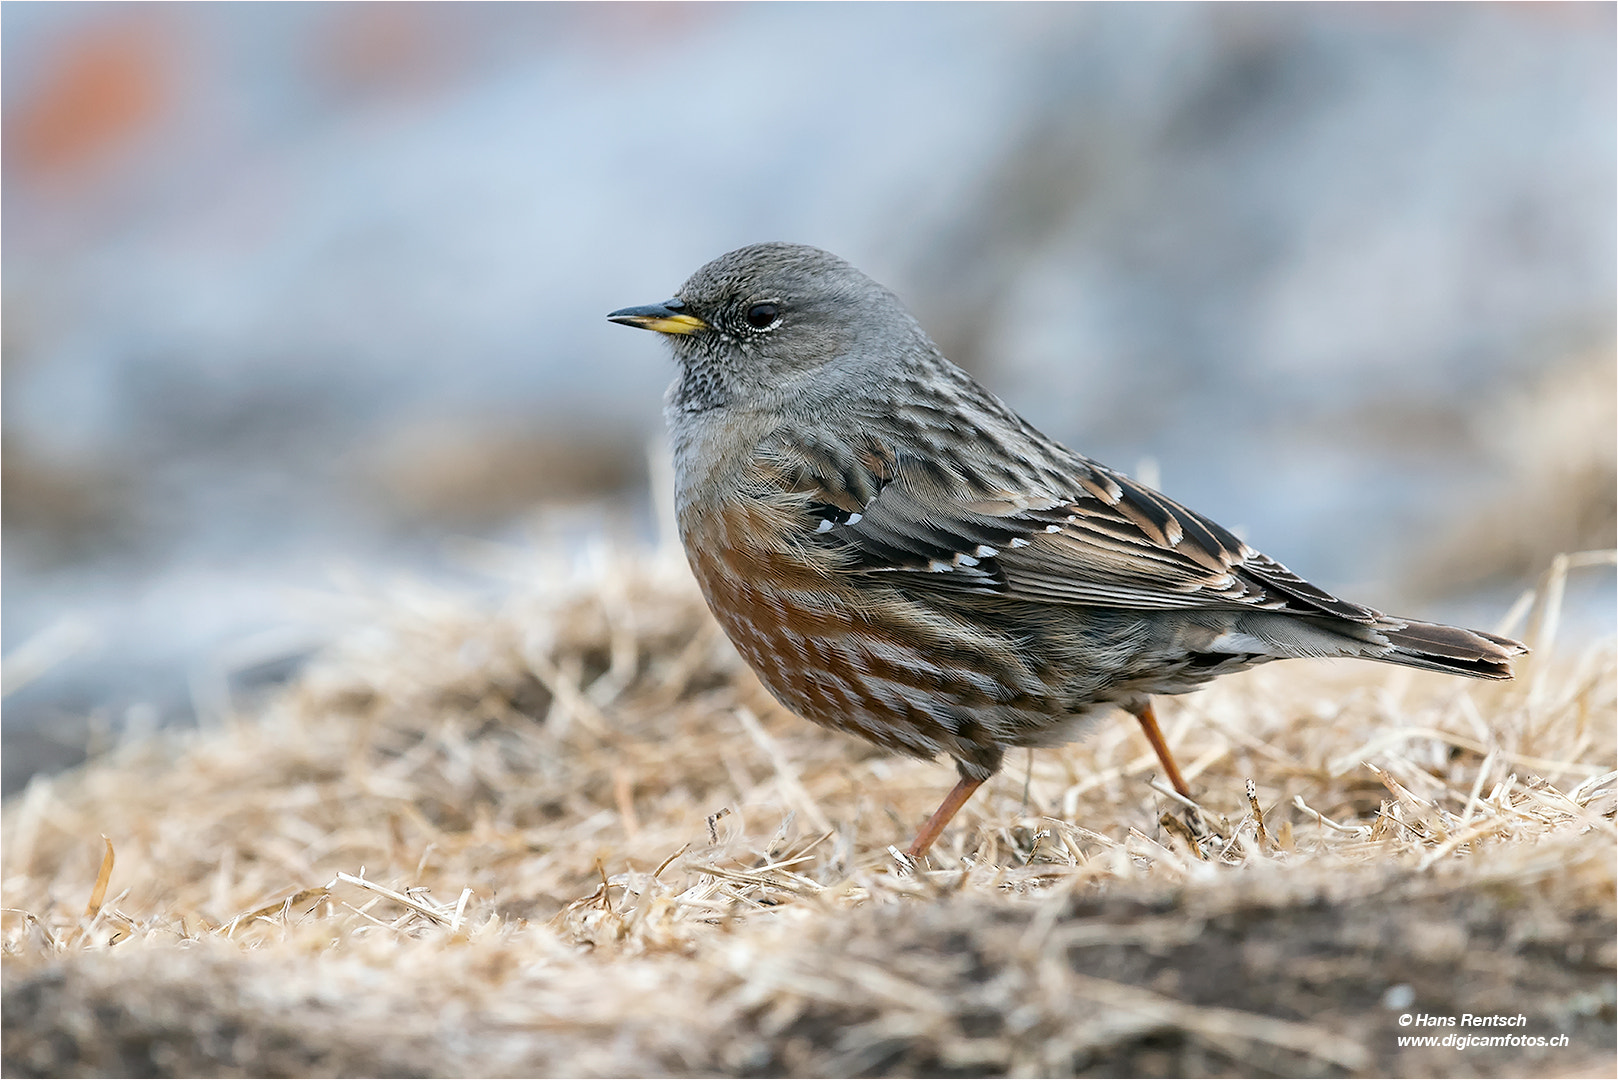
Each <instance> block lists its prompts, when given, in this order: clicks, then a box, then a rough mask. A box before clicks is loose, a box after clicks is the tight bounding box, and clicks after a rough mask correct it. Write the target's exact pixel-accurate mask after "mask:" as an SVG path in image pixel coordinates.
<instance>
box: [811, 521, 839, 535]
mask: <svg viewBox="0 0 1618 1080" xmlns="http://www.w3.org/2000/svg"><path fill="white" fill-rule="evenodd" d="M834 528H836V523H835V522H833V521H832V520H831V519H829V518H821V519H820V524H819V525H816V526H815V532H817V533H823V532H831V531H832V529H834Z"/></svg>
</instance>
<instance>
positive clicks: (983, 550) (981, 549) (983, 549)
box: [972, 544, 1000, 559]
mask: <svg viewBox="0 0 1618 1080" xmlns="http://www.w3.org/2000/svg"><path fill="white" fill-rule="evenodd" d="M972 554H974V555H976V556H977V557H978V558H980V559H992V558H994V557H995V556H996V555H998V554H1000V549H999V548H992V547H990V546H989V545H988V544H979V545H978V546H977V550H976V551H974V552H972Z"/></svg>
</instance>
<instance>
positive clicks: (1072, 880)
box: [3, 551, 1615, 1076]
mask: <svg viewBox="0 0 1618 1080" xmlns="http://www.w3.org/2000/svg"><path fill="white" fill-rule="evenodd" d="M587 561H588V565H585V566H574V565H566V564H563V563H561V562H554V561H552V562H546V561H543V560H541V561H539V562H533V561H529V562H525V563H523V564H522V565H521V566H515V567H513V566H507V570H509V571H511V572H512V573H514V574H515V575H516V576H517V577H518V578H519V579H520V580H521V581H522V582H524V583H525V584H523V585H522V586H520V587H515V588H513V590H512V591H511V592H510V593H509V594H508V596H509V598H508V599H507V600H506V601H505V602H504V604H503V606H500V607H499V608H498V609H495V610H491V609H489V608H488V607H487V606H480V605H478V604H476V603H474V602H472V601H471V600H469V599H468V598H466V597H461V596H456V595H447V594H442V593H434V592H430V591H427V590H424V589H400V590H394V591H392V592H389V593H388V594H386V595H382V596H375V597H370V598H365V597H361V596H358V595H356V596H351V597H349V598H347V602H349V603H353V604H359V605H365V606H368V611H367V612H366V613H365V617H364V618H363V619H362V620H361V621H362V622H363V623H364V624H365V625H367V626H368V627H369V628H368V629H367V630H366V631H365V632H363V633H357V634H355V635H353V636H351V637H350V638H349V639H348V640H346V641H345V642H343V643H342V644H341V645H340V646H339V647H337V648H335V649H333V650H332V651H331V652H330V653H329V654H328V655H326V656H325V657H324V659H322V660H321V661H320V662H319V664H318V665H317V666H316V667H315V668H314V669H313V670H311V671H310V672H309V673H308V674H307V675H306V676H305V677H304V678H303V679H301V681H300V682H299V683H298V684H297V686H296V687H295V688H294V689H293V690H292V691H291V692H289V693H287V694H285V695H284V696H283V697H281V698H280V699H278V700H276V701H275V702H273V703H272V704H270V705H269V706H267V707H265V708H263V709H262V710H257V711H255V713H254V714H253V715H250V716H241V715H237V716H232V717H230V718H228V719H226V720H224V721H223V722H222V723H220V724H219V725H218V726H215V727H212V728H210V729H207V730H204V731H201V732H194V733H189V734H183V735H182V734H171V735H167V736H164V737H162V738H161V739H160V740H157V741H148V742H144V743H141V744H138V745H127V746H123V747H120V748H118V749H117V750H116V751H115V752H113V753H111V754H109V755H108V756H106V757H104V758H102V759H100V760H98V761H95V762H92V763H91V764H90V765H89V766H87V767H85V768H84V769H82V770H80V771H78V772H77V773H74V774H71V775H69V776H66V777H63V778H59V779H57V780H55V781H45V780H39V781H36V782H35V783H34V784H33V785H32V786H31V787H30V788H29V789H28V791H27V792H26V793H25V794H24V795H23V796H22V797H21V798H20V799H18V800H16V801H15V802H13V803H11V804H9V805H8V806H7V807H6V808H5V814H4V848H3V871H4V879H3V888H4V896H5V899H4V904H5V907H6V911H5V921H4V947H5V952H4V1011H3V1018H4V1056H5V1069H6V1072H7V1073H8V1075H18V1076H20V1075H36V1074H51V1075H89V1074H95V1075H117V1074H154V1073H155V1074H170V1075H184V1074H215V1075H266V1074H278V1075H322V1074H345V1075H365V1074H398V1075H478V1074H491V1075H499V1074H553V1075H586V1076H594V1075H600V1076H617V1075H657V1074H698V1075H700V1074H749V1075H759V1074H765V1075H859V1074H874V1073H884V1074H903V1075H917V1074H934V1075H938V1074H945V1075H977V1074H1003V1073H1015V1074H1025V1075H1033V1074H1063V1073H1073V1072H1092V1073H1098V1074H1108V1075H1112V1074H1127V1073H1137V1074H1157V1075H1174V1074H1179V1073H1188V1072H1191V1073H1194V1072H1206V1073H1219V1074H1231V1075H1242V1074H1252V1073H1256V1072H1268V1073H1280V1074H1288V1073H1299V1072H1303V1073H1323V1074H1378V1073H1405V1074H1423V1075H1465V1074H1473V1075H1476V1074H1499V1075H1507V1074H1517V1073H1525V1072H1528V1073H1551V1072H1555V1073H1557V1074H1562V1075H1566V1074H1571V1073H1597V1074H1602V1073H1604V1074H1606V1075H1611V1074H1612V1073H1611V1070H1612V1069H1613V1067H1614V1059H1613V1039H1614V1014H1613V1008H1614V1006H1613V970H1614V963H1615V960H1614V933H1615V930H1614V920H1613V910H1614V878H1615V870H1614V785H1615V773H1614V771H1613V770H1614V756H1615V745H1614V743H1615V725H1614V668H1615V662H1614V654H1613V649H1612V645H1611V643H1605V644H1603V645H1601V646H1599V647H1595V648H1590V649H1588V650H1585V651H1582V652H1575V651H1571V650H1568V649H1565V648H1563V649H1558V648H1556V646H1555V643H1554V637H1555V623H1556V613H1557V606H1556V605H1557V597H1558V595H1559V590H1560V587H1561V581H1562V578H1563V577H1564V576H1565V574H1566V573H1567V572H1568V570H1569V568H1570V564H1569V563H1567V562H1566V561H1564V562H1563V563H1561V564H1559V565H1558V567H1556V568H1554V569H1553V573H1552V574H1551V575H1548V577H1547V579H1546V581H1545V582H1543V583H1542V588H1541V589H1540V590H1539V591H1538V593H1537V596H1536V598H1535V599H1534V600H1533V601H1532V604H1531V606H1529V605H1528V604H1525V605H1524V606H1523V607H1522V608H1521V610H1520V611H1519V613H1518V617H1519V618H1520V619H1521V618H1525V619H1526V620H1527V624H1528V625H1527V628H1526V631H1525V632H1526V633H1528V634H1529V635H1530V636H1531V638H1532V639H1533V643H1534V644H1535V645H1536V652H1535V655H1534V656H1533V657H1532V658H1531V659H1530V660H1529V661H1528V662H1527V663H1525V665H1524V666H1523V669H1522V676H1523V677H1521V678H1520V679H1518V680H1517V681H1515V682H1513V683H1509V684H1480V683H1476V682H1470V681H1463V680H1456V679H1447V678H1443V677H1439V676H1428V675H1422V674H1417V673H1411V672H1408V671H1404V670H1400V669H1392V668H1384V667H1380V666H1377V665H1368V664H1349V663H1343V664H1337V665H1333V664H1325V663H1313V664H1310V663H1292V664H1286V665H1274V666H1272V667H1270V668H1267V669H1260V670H1257V671H1254V672H1251V673H1249V674H1247V675H1244V676H1239V677H1234V678H1230V679H1226V680H1224V681H1222V682H1220V683H1217V684H1215V685H1214V686H1213V687H1211V688H1210V689H1208V690H1206V691H1203V692H1202V693H1199V694H1196V695H1192V696H1189V697H1184V698H1180V699H1175V700H1170V701H1165V702H1163V703H1162V705H1161V706H1160V712H1161V715H1162V717H1163V720H1164V726H1165V730H1166V733H1167V734H1168V736H1169V739H1170V741H1171V743H1172V744H1173V745H1174V746H1175V747H1176V748H1177V754H1178V756H1179V758H1180V760H1181V762H1182V764H1183V765H1185V766H1186V770H1185V771H1186V774H1187V777H1188V779H1189V780H1190V781H1191V783H1192V786H1193V787H1194V788H1195V789H1196V790H1197V791H1199V792H1200V793H1202V804H1201V813H1202V818H1203V820H1204V821H1205V822H1206V824H1207V830H1206V831H1205V832H1204V833H1203V834H1202V835H1200V836H1198V835H1195V834H1194V833H1193V831H1192V830H1191V829H1190V828H1188V827H1187V826H1186V825H1185V824H1184V820H1183V809H1184V808H1182V807H1178V806H1177V805H1176V804H1175V802H1174V800H1173V799H1171V798H1169V797H1167V796H1166V794H1165V793H1164V789H1163V787H1162V786H1161V784H1156V783H1154V778H1153V773H1154V769H1155V761H1154V759H1153V757H1152V755H1151V752H1150V750H1149V749H1148V747H1147V746H1146V744H1145V743H1144V741H1143V740H1142V738H1141V736H1140V734H1139V730H1138V728H1137V727H1136V725H1135V724H1134V723H1133V722H1128V721H1127V720H1126V719H1122V718H1120V719H1116V720H1108V721H1104V722H1103V723H1102V724H1100V725H1099V726H1098V728H1097V729H1096V730H1095V731H1094V733H1093V734H1092V736H1091V737H1090V738H1089V739H1088V740H1087V741H1085V742H1083V743H1080V744H1077V745H1074V746H1070V747H1067V748H1065V749H1062V750H1059V751H1041V752H1039V753H1037V754H1034V755H1032V756H1031V757H1026V756H1024V755H1021V754H1014V755H1013V756H1012V758H1011V760H1010V763H1009V765H1008V767H1007V768H1006V770H1005V771H1004V772H1003V773H1002V774H1001V775H1000V776H998V777H997V778H996V779H995V780H993V781H992V782H991V783H990V784H989V785H987V786H986V787H985V788H984V789H983V790H982V791H981V792H980V793H979V794H978V795H977V797H975V798H974V799H973V801H972V802H971V803H969V804H968V806H967V808H966V809H965V810H964V811H963V812H962V814H961V816H960V817H959V818H958V819H957V821H956V823H955V825H954V826H952V828H951V829H950V830H948V831H947V832H946V833H945V835H944V837H943V839H942V840H941V842H940V843H939V845H938V847H937V848H936V849H935V852H934V855H933V858H932V860H931V865H930V866H928V867H924V868H921V869H920V870H917V871H915V872H911V871H909V870H908V869H907V868H905V867H903V866H901V865H900V864H899V863H898V861H897V860H896V859H895V857H894V855H893V854H892V853H891V852H890V849H889V845H892V844H896V843H897V844H902V843H903V842H904V841H905V840H907V839H908V838H909V835H910V833H911V832H912V831H913V829H914V827H915V826H916V825H917V824H918V823H919V822H920V821H921V820H922V819H924V818H925V816H926V814H927V813H928V812H929V811H930V810H931V809H932V808H933V806H934V805H935V804H936V802H937V800H938V799H939V798H940V797H941V796H942V794H943V792H944V791H945V790H946V789H947V787H948V786H949V784H950V783H952V782H953V772H952V770H950V769H949V768H948V767H947V766H946V765H943V764H929V763H924V762H912V761H906V760H897V759H893V758H888V757H883V756H879V755H877V754H875V753H874V752H872V751H871V750H870V749H869V748H867V747H865V746H864V745H862V744H859V743H856V742H854V741H851V740H849V739H847V738H844V737H840V736H837V735H833V734H828V733H825V732H822V731H820V730H819V729H817V728H814V727H813V726H811V725H809V724H807V723H804V722H803V721H800V720H798V719H796V718H794V717H792V716H790V715H788V714H786V713H784V712H783V711H782V710H781V709H780V708H779V707H778V706H777V705H775V704H774V702H773V701H772V700H771V699H770V698H769V697H768V695H767V694H765V693H764V692H763V691H762V690H761V688H760V687H759V686H758V684H757V683H756V682H755V681H754V679H753V678H752V676H751V675H750V674H749V673H748V672H747V671H746V670H745V668H744V667H743V665H742V664H741V662H740V661H739V659H738V658H737V657H736V655H735V653H734V652H733V651H732V650H731V648H730V646H729V645H728V643H726V642H725V641H724V640H723V638H722V636H721V635H720V634H719V633H718V631H717V629H716V627H715V626H714V624H713V623H712V621H711V620H710V619H709V617H708V616H707V614H706V612H705V610H704V609H703V608H702V605H701V602H700V599H699V597H698V596H697V595H696V592H695V588H694V586H693V585H692V584H691V582H690V580H689V575H688V574H687V572H686V570H685V567H684V565H683V561H682V560H681V559H680V557H679V556H678V554H677V553H670V552H667V551H664V552H660V553H658V554H655V555H643V556H635V557H631V556H616V555H611V554H608V553H605V552H600V551H598V552H596V553H595V554H594V556H593V557H592V558H591V559H589V560H587ZM1572 568H1573V569H1574V570H1575V571H1576V569H1577V560H1574V562H1573V564H1572ZM1250 782H1251V784H1252V785H1254V787H1253V799H1254V800H1256V805H1257V806H1258V807H1259V808H1260V809H1262V811H1263V816H1262V819H1260V818H1259V817H1258V816H1257V815H1255V813H1254V812H1253V809H1252V807H1253V805H1254V803H1253V801H1251V800H1250V799H1249V796H1248V786H1249V783H1250ZM103 837H106V840H105V841H104V840H103ZM114 855H115V862H114V861H113V856H114ZM98 875H99V880H98ZM1402 1011H1407V1012H1418V1013H1420V1012H1425V1013H1429V1014H1436V1015H1449V1016H1458V1015H1459V1014H1460V1013H1462V1012H1472V1013H1493V1012H1504V1013H1519V1012H1520V1013H1522V1014H1524V1015H1526V1017H1527V1020H1528V1022H1527V1025H1526V1027H1525V1028H1517V1029H1510V1031H1511V1033H1524V1032H1525V1033H1527V1034H1529V1035H1543V1036H1556V1035H1560V1034H1566V1035H1568V1036H1569V1037H1570V1045H1568V1046H1567V1047H1565V1048H1543V1049H1534V1048H1513V1049H1502V1048H1472V1049H1467V1050H1456V1049H1453V1048H1428V1049H1411V1048H1399V1047H1398V1046H1397V1045H1396V1037H1397V1036H1398V1035H1401V1034H1409V1033H1412V1032H1414V1033H1416V1034H1424V1033H1436V1034H1438V1035H1444V1034H1450V1033H1454V1032H1457V1031H1458V1032H1460V1033H1462V1034H1473V1033H1476V1029H1468V1028H1459V1029H1451V1028H1442V1029H1437V1030H1436V1032H1435V1031H1431V1030H1428V1031H1423V1030H1421V1029H1414V1028H1410V1029H1407V1028H1401V1027H1399V1026H1398V1025H1397V1022H1396V1017H1397V1016H1398V1015H1399V1013H1400V1012H1402ZM1482 1033H1483V1034H1500V1033H1501V1032H1500V1031H1499V1030H1498V1029H1496V1030H1493V1031H1490V1030H1485V1031H1483V1032H1482Z"/></svg>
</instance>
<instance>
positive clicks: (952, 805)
mask: <svg viewBox="0 0 1618 1080" xmlns="http://www.w3.org/2000/svg"><path fill="white" fill-rule="evenodd" d="M982 786H983V781H982V780H967V779H965V778H964V777H963V778H962V779H961V781H960V782H959V783H957V784H956V785H955V786H954V787H953V788H951V789H950V793H949V794H948V795H945V796H944V801H943V802H942V803H941V804H940V805H939V807H938V809H937V810H936V811H934V812H933V816H932V817H930V818H928V819H927V824H925V825H923V826H922V827H921V832H919V833H917V834H916V838H915V839H914V840H912V841H910V850H909V851H907V852H906V853H905V854H907V855H909V856H910V857H911V858H912V859H920V858H921V857H922V856H923V855H925V854H927V849H928V848H930V847H932V846H933V841H934V840H937V839H938V834H939V833H941V832H943V831H944V826H946V825H948V824H949V822H950V819H951V818H953V817H954V816H955V814H956V812H957V811H959V810H960V808H961V807H963V806H965V805H966V800H968V799H970V798H971V797H972V792H974V791H976V790H977V789H978V788H980V787H982Z"/></svg>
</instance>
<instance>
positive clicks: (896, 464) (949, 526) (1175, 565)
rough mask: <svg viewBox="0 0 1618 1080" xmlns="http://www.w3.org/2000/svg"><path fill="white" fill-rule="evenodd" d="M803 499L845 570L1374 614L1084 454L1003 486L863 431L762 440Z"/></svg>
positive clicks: (947, 585) (956, 585)
mask: <svg viewBox="0 0 1618 1080" xmlns="http://www.w3.org/2000/svg"><path fill="white" fill-rule="evenodd" d="M760 457H761V460H763V461H765V462H768V464H769V466H770V468H769V470H768V473H769V475H770V476H772V477H775V478H778V479H777V480H776V482H777V483H779V484H780V485H781V489H782V490H785V491H789V492H793V493H796V494H797V495H799V496H800V497H801V499H802V503H803V526H804V531H805V532H806V533H808V534H810V535H814V536H819V537H821V538H822V542H824V543H827V544H834V545H840V546H842V547H844V548H845V549H846V551H847V553H848V554H849V555H850V559H849V561H848V562H847V563H846V564H845V565H847V567H848V569H849V570H850V571H851V572H855V573H865V574H881V575H886V576H887V579H888V580H890V581H892V582H893V583H894V584H902V585H904V586H905V587H907V588H915V589H922V590H929V591H939V592H951V591H961V590H965V591H969V592H974V593H985V592H988V593H996V594H1001V595H1006V596H1009V597H1015V598H1018V599H1024V600H1033V601H1037V602H1041V603H1051V604H1091V605H1102V606H1107V607H1122V608H1136V609H1142V610H1153V609H1168V608H1196V607H1207V606H1221V607H1224V606H1238V607H1254V608H1263V609H1268V610H1277V611H1297V612H1304V613H1309V614H1329V615H1334V616H1337V617H1339V618H1344V619H1348V620H1351V621H1354V622H1366V623H1369V622H1374V621H1376V619H1377V618H1378V616H1377V614H1376V613H1375V612H1373V611H1371V610H1370V609H1368V608H1364V607H1361V606H1359V605H1358V604H1351V603H1349V602H1347V601H1344V600H1340V599H1338V598H1337V597H1335V596H1332V595H1331V594H1330V593H1327V592H1325V591H1324V590H1322V589H1319V588H1317V587H1315V586H1313V585H1311V584H1309V583H1308V582H1306V581H1304V580H1303V579H1302V578H1300V577H1298V576H1297V575H1296V574H1293V573H1292V572H1291V571H1289V570H1288V569H1287V568H1286V567H1284V566H1282V565H1281V564H1280V563H1278V562H1276V561H1275V560H1273V559H1271V558H1269V557H1268V556H1266V555H1263V554H1261V553H1259V552H1257V551H1255V550H1253V549H1252V548H1250V547H1248V546H1247V545H1246V544H1244V543H1243V542H1242V541H1241V540H1239V539H1238V538H1237V537H1235V536H1234V535H1232V534H1231V533H1230V532H1229V531H1227V530H1226V529H1224V528H1222V527H1221V526H1219V525H1218V524H1216V523H1214V522H1213V521H1210V520H1209V519H1207V518H1205V517H1203V516H1202V515H1200V514H1197V513H1195V512H1194V511H1192V510H1189V509H1187V508H1186V507H1184V506H1181V505H1180V504H1179V503H1177V502H1174V501H1173V500H1172V499H1169V498H1167V497H1166V496H1164V495H1161V494H1159V493H1158V492H1156V491H1153V490H1152V489H1150V488H1148V487H1145V486H1143V485H1141V484H1139V483H1136V482H1135V481H1133V480H1131V479H1129V478H1128V477H1126V476H1124V475H1122V474H1120V473H1116V472H1113V471H1112V470H1110V469H1107V468H1105V467H1104V466H1101V465H1097V464H1096V463H1094V462H1089V461H1086V460H1084V459H1082V458H1077V457H1075V458H1073V459H1072V462H1071V473H1072V482H1071V486H1070V487H1069V488H1068V489H1067V490H1054V491H1053V490H1039V489H1037V488H1034V487H1032V486H1031V487H1030V488H1029V489H1028V490H1021V491H1013V490H1005V489H1004V488H1003V487H991V486H989V485H986V484H984V483H982V482H981V481H979V480H978V479H977V478H974V477H971V476H964V475H959V474H958V473H953V472H952V473H949V474H947V475H940V470H939V467H938V466H937V464H936V462H923V461H922V460H921V459H920V458H918V457H913V456H909V455H906V454H905V453H903V452H896V451H894V450H893V449H892V448H890V447H886V446H883V445H881V444H880V443H879V442H877V440H875V439H874V438H867V439H866V440H865V441H864V442H863V443H862V444H861V445H859V446H855V447H850V446H843V445H838V444H836V443H833V442H830V441H828V440H818V439H814V438H804V437H802V436H801V435H794V436H788V435H785V434H781V435H778V436H776V437H775V438H774V439H772V440H771V441H770V442H768V443H766V445H765V446H764V447H763V448H761V450H760Z"/></svg>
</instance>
